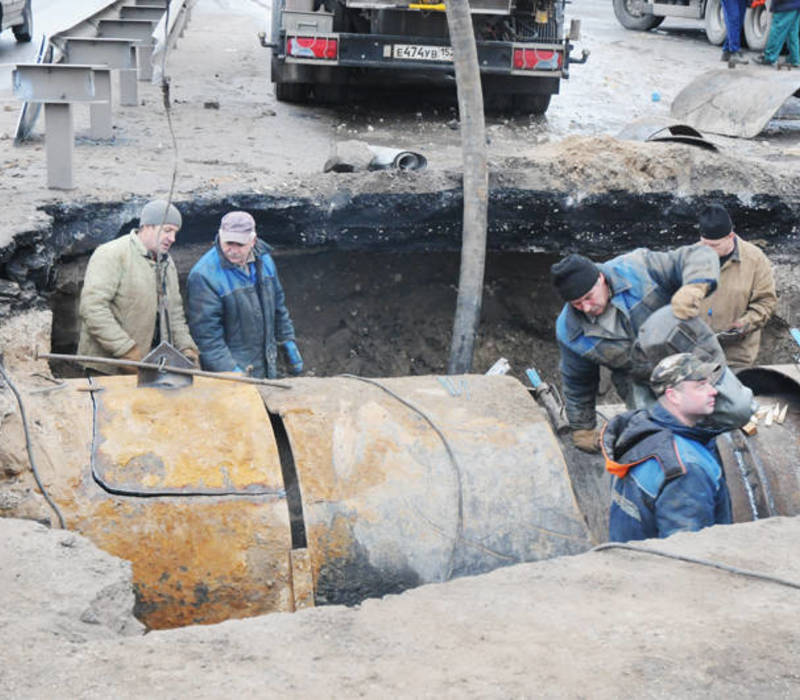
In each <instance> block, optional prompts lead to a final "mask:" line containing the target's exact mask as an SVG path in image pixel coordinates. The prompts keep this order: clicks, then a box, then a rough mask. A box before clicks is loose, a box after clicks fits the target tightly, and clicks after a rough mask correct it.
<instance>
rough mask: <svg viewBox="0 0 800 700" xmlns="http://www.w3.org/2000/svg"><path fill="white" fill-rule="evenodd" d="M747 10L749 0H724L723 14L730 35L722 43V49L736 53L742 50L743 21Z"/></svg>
mask: <svg viewBox="0 0 800 700" xmlns="http://www.w3.org/2000/svg"><path fill="white" fill-rule="evenodd" d="M745 10H747V0H722V14H723V15H724V16H725V26H726V27H727V28H728V36H726V37H725V43H724V44H722V50H723V51H728V52H730V53H736V52H737V51H741V50H742V22H744V13H745Z"/></svg>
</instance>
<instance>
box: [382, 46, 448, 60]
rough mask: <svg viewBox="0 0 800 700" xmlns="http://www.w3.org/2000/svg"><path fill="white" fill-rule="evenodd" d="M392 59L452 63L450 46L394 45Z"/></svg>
mask: <svg viewBox="0 0 800 700" xmlns="http://www.w3.org/2000/svg"><path fill="white" fill-rule="evenodd" d="M392 58H400V59H403V60H405V61H449V62H451V63H452V61H453V48H452V47H451V46H424V45H422V44H394V45H393V46H392Z"/></svg>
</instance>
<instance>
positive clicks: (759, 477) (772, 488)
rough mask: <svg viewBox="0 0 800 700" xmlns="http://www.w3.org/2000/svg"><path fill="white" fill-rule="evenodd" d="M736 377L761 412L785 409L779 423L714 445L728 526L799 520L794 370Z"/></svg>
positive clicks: (798, 391) (799, 420) (750, 371)
mask: <svg viewBox="0 0 800 700" xmlns="http://www.w3.org/2000/svg"><path fill="white" fill-rule="evenodd" d="M737 376H738V378H739V380H740V381H741V382H742V383H743V384H745V385H746V386H749V387H750V388H751V389H752V390H753V393H754V394H755V396H756V399H757V400H758V402H759V404H760V405H761V406H763V407H764V408H772V407H774V406H776V405H780V406H787V409H786V414H785V417H784V419H783V420H782V421H781V422H778V421H776V420H764V419H762V420H761V421H759V423H758V425H757V426H756V432H755V433H754V434H753V435H749V436H748V435H745V434H743V433H741V432H738V431H737V432H733V433H728V434H726V435H724V436H722V438H720V439H719V440H718V446H719V450H720V455H721V456H722V460H723V464H724V466H725V475H726V478H727V480H728V488H729V490H730V492H731V502H732V505H733V514H734V520H735V521H736V522H744V521H749V520H758V519H761V518H766V517H770V516H772V515H789V516H791V515H800V466H798V465H800V370H798V367H797V365H772V366H765V367H751V368H747V369H742V370H739V371H738V372H737Z"/></svg>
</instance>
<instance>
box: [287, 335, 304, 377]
mask: <svg viewBox="0 0 800 700" xmlns="http://www.w3.org/2000/svg"><path fill="white" fill-rule="evenodd" d="M283 350H284V352H285V353H286V361H287V362H288V363H289V374H293V375H295V376H297V375H298V374H300V373H301V372H302V371H303V358H302V356H301V355H300V351H299V350H298V349H297V343H295V342H294V341H293V340H287V341H286V342H285V343H283Z"/></svg>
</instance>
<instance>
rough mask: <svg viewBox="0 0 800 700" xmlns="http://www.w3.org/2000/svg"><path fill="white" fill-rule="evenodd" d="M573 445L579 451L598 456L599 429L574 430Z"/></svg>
mask: <svg viewBox="0 0 800 700" xmlns="http://www.w3.org/2000/svg"><path fill="white" fill-rule="evenodd" d="M572 444H573V445H575V447H577V448H578V449H579V450H583V451H584V452H588V453H590V454H597V453H598V452H600V431H599V430H598V429H597V428H590V429H587V430H573V431H572Z"/></svg>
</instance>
